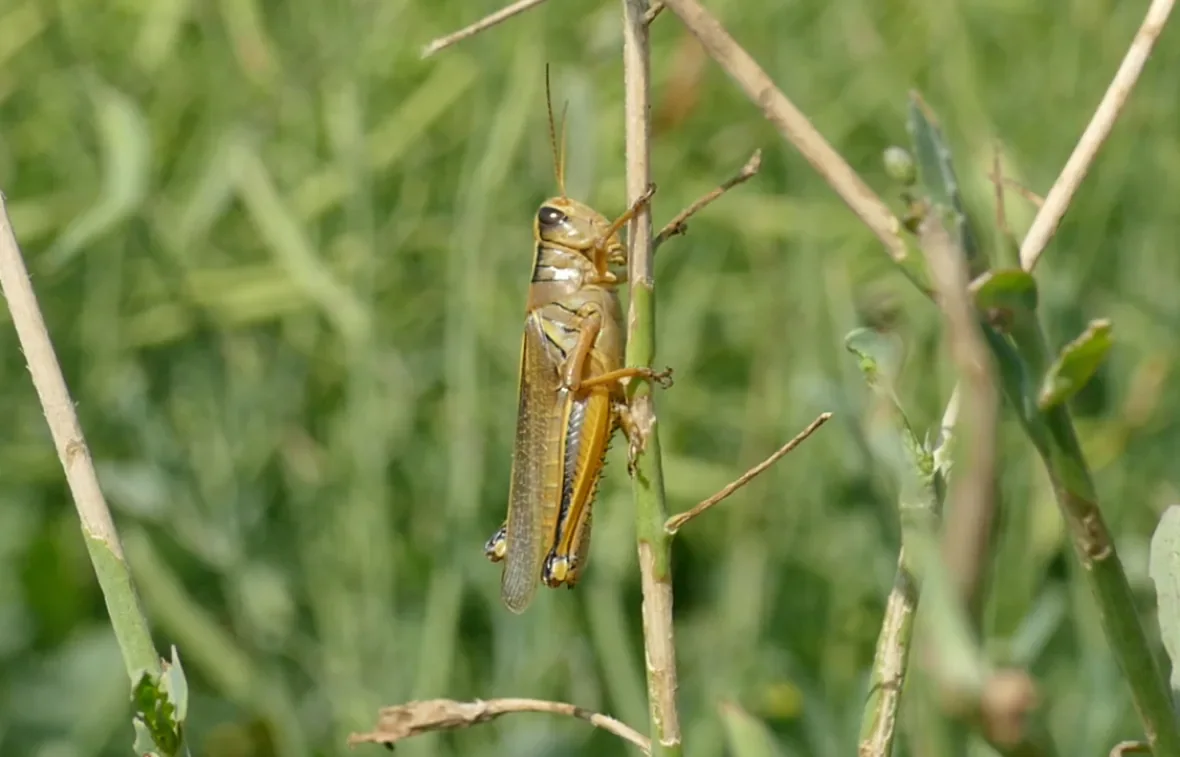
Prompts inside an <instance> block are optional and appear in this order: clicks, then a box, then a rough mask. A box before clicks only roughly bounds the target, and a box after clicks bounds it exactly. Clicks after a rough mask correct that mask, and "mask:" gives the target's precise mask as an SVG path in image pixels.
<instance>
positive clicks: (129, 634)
mask: <svg viewBox="0 0 1180 757" xmlns="http://www.w3.org/2000/svg"><path fill="white" fill-rule="evenodd" d="M0 288H2V289H3V292H4V296H5V298H7V300H8V308H9V311H10V312H11V314H12V325H13V326H14V327H15V328H16V333H17V337H18V338H19V339H20V345H21V349H22V350H23V351H24V355H25V360H26V361H27V362H28V365H29V374H30V375H31V376H32V379H33V386H34V387H35V388H36V390H37V396H38V397H39V398H40V400H41V408H42V409H43V410H44V412H45V420H46V421H47V422H48V423H49V432H50V434H51V435H52V436H53V443H54V446H56V447H57V456H58V459H59V460H61V465H62V468H63V469H64V470H65V474H66V481H67V482H68V483H69V487H70V494H71V495H73V499H74V507H75V508H76V509H77V511H78V517H79V519H80V520H81V522H82V535H83V537H84V538H85V540H86V549H87V551H88V552H89V553H90V560H91V562H92V563H93V565H94V572H95V574H96V575H97V576H98V583H99V586H100V587H101V589H102V596H103V600H104V601H105V602H106V606H107V613H108V614H109V615H110V618H111V627H112V628H113V629H114V632H115V639H116V640H117V641H118V643H119V649H120V651H121V652H122V654H123V664H124V666H125V667H126V668H127V674H128V675H129V676H130V677H131V680H132V682H133V683H135V682H138V680H139V677H140V676H141V675H142V674H143V673H145V672H147V673H149V674H150V675H151V676H152V678H153V680H154V679H158V678H159V676H160V673H161V666H160V657H159V655H158V654H157V653H156V648H155V645H154V644H153V643H152V636H151V631H150V629H149V627H148V622H147V617H146V616H145V615H144V612H143V607H142V606H141V604H140V601H139V596H138V594H136V591H135V584H134V583H133V582H132V580H131V570H130V568H128V566H127V558H126V557H125V556H124V555H123V546H122V544H121V542H120V541H119V534H118V532H117V531H116V530H115V522H114V519H112V518H111V511H110V509H109V508H108V507H107V502H106V499H105V498H104V497H103V494H102V488H101V487H100V486H99V484H98V474H97V473H96V472H95V470H94V461H93V460H91V458H90V448H89V447H87V446H86V437H85V436H83V434H82V426H81V424H79V423H78V414H77V413H76V412H75V411H74V402H73V400H72V399H70V391H69V389H68V388H67V387H66V381H65V378H64V377H63V376H62V372H61V366H60V365H59V364H58V362H57V355H56V354H54V351H53V343H52V342H51V341H50V339H49V331H48V330H47V329H46V327H45V319H44V318H43V317H42V315H41V308H40V307H39V306H38V304H37V295H36V293H35V292H34V291H33V284H32V282H31V281H30V280H29V272H28V270H27V269H26V268H25V263H24V258H23V257H22V256H21V252H20V247H19V246H18V245H17V241H16V235H15V233H14V232H13V229H12V224H11V222H10V221H9V220H8V211H7V209H6V208H5V203H4V195H3V194H2V193H0Z"/></svg>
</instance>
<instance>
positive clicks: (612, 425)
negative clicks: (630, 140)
mask: <svg viewBox="0 0 1180 757" xmlns="http://www.w3.org/2000/svg"><path fill="white" fill-rule="evenodd" d="M545 102H546V108H547V111H548V116H549V143H550V147H551V148H552V151H553V164H554V173H555V174H556V178H557V185H558V189H559V191H560V192H561V194H560V195H559V196H557V197H552V198H550V199H548V200H546V201H545V202H544V203H542V204H541V207H540V209H539V210H538V211H537V214H536V216H535V218H534V220H533V238H534V241H535V247H534V254H533V267H532V281H531V283H530V285H529V292H528V305H527V307H526V317H525V327H524V338H523V343H522V346H521V358H520V378H519V384H518V405H517V418H516V442H515V446H514V449H513V455H512V477H511V479H512V480H511V485H510V491H509V496H508V518H507V520H506V521H505V522H504V524H503V525H502V526H501V527H500V528H499V529H498V530H497V531H496V533H495V534H493V535H492V537H491V538H490V539H488V541H487V543H486V544H485V545H484V553H485V554H486V555H487V557H488V559H490V560H491V561H492V562H503V563H504V569H503V574H502V576H501V580H500V597H501V599H502V600H503V602H504V605H505V606H506V607H507V608H508V609H509V610H511V611H512V612H514V613H521V612H524V610H525V608H526V607H528V605H529V603H530V602H532V600H533V597H534V595H535V593H536V589H537V585H538V582H539V581H543V582H544V583H545V584H546V585H547V586H551V587H558V586H561V585H563V584H564V585H566V586H568V587H570V588H573V586H574V585H575V584H576V583H577V582H578V578H579V577H580V575H581V572H582V570H583V569H584V568H585V565H586V559H587V553H588V551H589V547H590V511H591V507H592V504H593V500H594V495H595V491H596V489H597V487H598V482H599V480H600V479H601V477H602V466H603V462H604V459H605V456H606V451H607V448H608V446H609V444H610V440H611V437H612V436H613V435H614V432H615V430H616V429H618V428H621V429H622V430H623V432H624V434H625V435H626V437H627V439H628V442H629V445H628V453H629V457H628V467H631V465H632V463H633V461H634V456H635V454H637V452H638V451H639V449H640V447H641V444H642V439H641V436H640V434H639V432H638V431H637V430H636V429H635V427H634V424H633V423H632V422H631V416H630V413H629V409H628V405H627V400H626V396H625V394H624V391H623V382H624V381H626V380H628V379H630V378H635V377H641V378H645V379H648V380H653V381H656V382H657V383H659V384H660V385H661V386H668V385H669V384H670V383H671V370H664V371H660V372H656V371H653V370H651V369H650V368H629V367H624V355H623V352H624V347H625V340H626V329H625V327H624V322H623V311H622V307H621V305H620V304H619V296H618V292H617V287H618V285H619V284H621V283H624V282H625V280H626V277H625V276H623V275H620V274H616V273H614V272H612V271H611V270H610V267H611V266H620V265H625V264H626V262H627V252H626V248H625V247H624V246H623V243H622V241H621V240H620V239H619V231H620V230H621V229H622V227H623V226H624V225H625V224H626V223H627V222H628V221H630V220H631V219H632V218H633V217H634V216H635V215H636V213H638V212H639V211H640V210H642V209H643V208H644V207H645V206H647V205H648V203H649V202H650V201H651V197H652V194H653V193H654V192H655V186H654V185H652V186H650V187H648V190H647V192H645V193H644V194H643V195H642V196H641V197H639V199H637V200H636V201H635V202H634V203H632V205H631V207H630V208H628V209H627V211H626V212H625V213H623V214H622V215H621V216H619V217H618V218H616V219H615V220H614V221H613V222H612V221H609V220H607V218H606V217H605V216H603V215H602V214H601V213H599V212H598V211H596V210H594V209H593V208H591V207H589V206H587V205H585V204H583V203H581V202H578V201H577V200H573V199H570V198H569V197H567V196H566V193H565V176H564V165H563V164H564V153H565V145H564V141H565V138H564V128H563V134H562V145H561V147H560V148H559V147H558V143H557V134H556V128H555V125H554V120H553V101H552V98H551V96H550V93H549V70H548V68H546V70H545Z"/></svg>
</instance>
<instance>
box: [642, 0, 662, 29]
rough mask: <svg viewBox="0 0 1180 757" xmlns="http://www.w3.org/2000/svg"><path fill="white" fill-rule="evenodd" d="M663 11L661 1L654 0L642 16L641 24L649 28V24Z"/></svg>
mask: <svg viewBox="0 0 1180 757" xmlns="http://www.w3.org/2000/svg"><path fill="white" fill-rule="evenodd" d="M663 10H664V3H663V0H654V2H652V4H651V5H649V6H648V7H647V13H644V14H643V23H645V24H647V25H648V26H651V22H652V21H655V20H656V17H657V16H659V15H660V13H661V12H662V11H663Z"/></svg>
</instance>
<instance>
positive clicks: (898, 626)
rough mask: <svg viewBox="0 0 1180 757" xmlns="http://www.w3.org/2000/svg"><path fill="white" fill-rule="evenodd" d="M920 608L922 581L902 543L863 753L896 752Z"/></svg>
mask: <svg viewBox="0 0 1180 757" xmlns="http://www.w3.org/2000/svg"><path fill="white" fill-rule="evenodd" d="M917 609H918V585H917V583H916V582H915V581H914V579H913V576H911V575H910V573H909V571H908V570H906V568H905V547H902V551H901V554H900V555H899V556H898V561H897V574H896V575H895V576H894V578H893V590H892V591H890V592H889V599H888V600H887V601H886V603H885V618H884V620H882V622H881V633H880V635H879V636H878V637H877V651H876V654H875V655H874V656H873V672H872V678H871V679H870V681H869V697H868V700H867V701H866V702H865V708H864V715H863V716H862V718H861V724H860V747H859V749H858V750H857V754H858V755H859V757H890V755H892V754H893V742H894V738H895V736H896V734H897V717H898V711H899V710H900V708H901V692H902V687H903V686H904V685H905V677H906V672H907V671H908V668H909V656H910V642H911V640H912V639H913V635H914V613H915V612H917Z"/></svg>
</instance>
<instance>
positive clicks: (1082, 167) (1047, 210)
mask: <svg viewBox="0 0 1180 757" xmlns="http://www.w3.org/2000/svg"><path fill="white" fill-rule="evenodd" d="M1174 2H1175V0H1152V3H1151V5H1150V6H1148V8H1147V15H1146V16H1145V17H1144V19H1143V23H1142V24H1141V25H1140V26H1139V31H1138V32H1136V34H1135V39H1134V40H1133V41H1132V42H1131V46H1130V48H1129V49H1128V50H1127V54H1126V55H1125V56H1124V57H1123V62H1122V64H1121V65H1120V66H1119V70H1118V72H1117V73H1115V75H1114V80H1113V81H1111V83H1110V86H1109V87H1107V89H1106V94H1105V95H1103V96H1102V101H1101V102H1100V103H1098V109H1097V110H1095V111H1094V115H1093V117H1092V118H1091V119H1090V123H1089V124H1088V125H1087V126H1086V130H1085V131H1083V132H1082V137H1081V139H1079V140H1078V143H1077V145H1076V146H1075V147H1074V148H1073V153H1072V154H1071V155H1070V156H1069V160H1067V161H1066V162H1065V168H1062V169H1061V174H1060V175H1059V176H1058V177H1057V181H1055V182H1053V188H1052V189H1050V190H1049V194H1048V195H1047V196H1046V197H1045V204H1044V205H1042V206H1041V209H1040V210H1039V211H1038V212H1037V215H1036V218H1034V219H1033V222H1032V226H1030V227H1029V229H1028V233H1027V234H1026V235H1025V236H1024V242H1023V243H1022V244H1021V245H1020V265H1021V266H1022V267H1023V268H1024V270H1026V271H1031V270H1032V269H1033V268H1034V267H1035V266H1036V264H1037V261H1038V260H1039V259H1040V257H1041V253H1042V252H1044V251H1045V247H1046V246H1047V245H1048V244H1049V240H1050V239H1052V238H1053V235H1054V234H1056V233H1057V225H1058V224H1059V223H1061V219H1062V218H1063V217H1064V216H1065V211H1067V210H1069V205H1070V203H1071V202H1073V196H1074V193H1076V192H1077V190H1078V186H1079V185H1080V184H1081V183H1082V179H1084V178H1086V172H1087V171H1089V170H1090V164H1092V163H1093V162H1094V158H1095V156H1096V155H1098V151H1099V150H1100V149H1102V145H1103V143H1105V142H1106V138H1107V137H1109V136H1110V132H1111V130H1112V129H1113V128H1114V122H1115V121H1116V120H1117V119H1118V117H1119V114H1120V113H1121V112H1122V110H1123V106H1124V105H1126V103H1127V98H1128V97H1130V96H1131V90H1132V89H1134V88H1135V82H1137V81H1138V80H1139V74H1140V73H1142V72H1143V66H1144V64H1146V63H1147V58H1148V56H1149V55H1151V50H1152V48H1153V47H1155V42H1156V40H1157V39H1159V36H1160V32H1162V31H1163V30H1164V23H1165V22H1167V20H1168V16H1169V15H1170V14H1171V13H1172V5H1173V4H1174Z"/></svg>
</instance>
